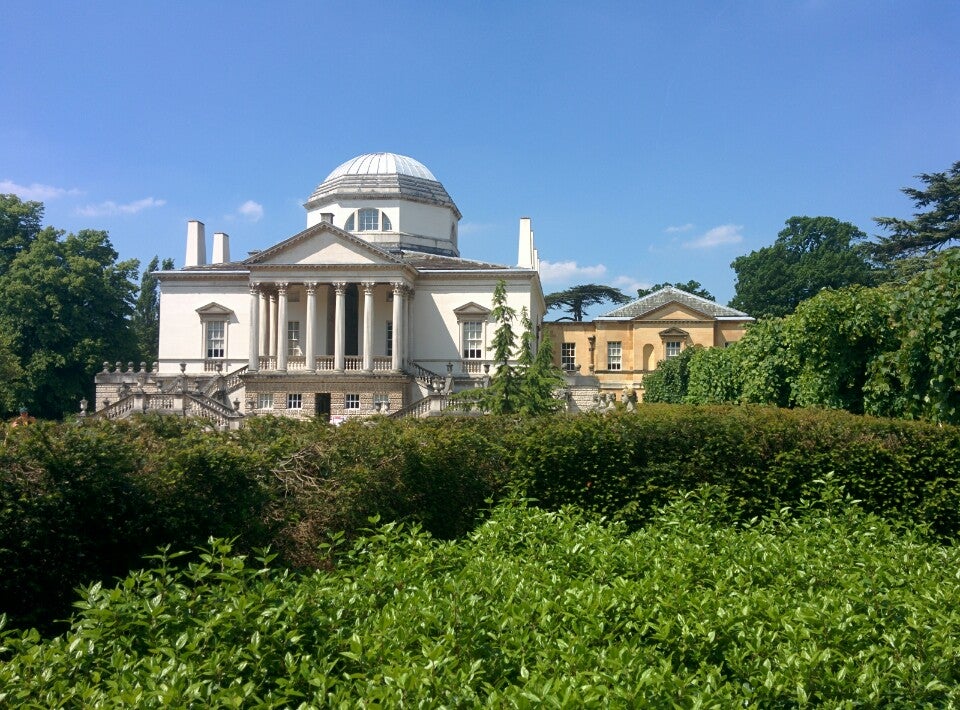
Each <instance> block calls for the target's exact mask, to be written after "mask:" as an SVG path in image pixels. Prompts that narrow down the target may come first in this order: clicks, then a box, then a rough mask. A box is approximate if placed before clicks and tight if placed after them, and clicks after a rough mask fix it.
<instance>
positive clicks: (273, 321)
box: [267, 293, 277, 357]
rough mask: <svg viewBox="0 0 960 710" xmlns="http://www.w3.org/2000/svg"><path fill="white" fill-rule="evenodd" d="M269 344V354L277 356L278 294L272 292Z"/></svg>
mask: <svg viewBox="0 0 960 710" xmlns="http://www.w3.org/2000/svg"><path fill="white" fill-rule="evenodd" d="M268 336H269V337H268V340H269V342H268V343H267V346H268V347H269V348H270V349H269V351H268V352H267V355H269V356H270V357H276V356H277V294H275V293H271V294H270V333H269V334H268Z"/></svg>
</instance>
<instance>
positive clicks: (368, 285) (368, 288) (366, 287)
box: [360, 281, 377, 294]
mask: <svg viewBox="0 0 960 710" xmlns="http://www.w3.org/2000/svg"><path fill="white" fill-rule="evenodd" d="M360 285H361V286H362V287H363V293H364V294H368V293H373V288H374V286H376V285H377V282H376V281H361V282H360Z"/></svg>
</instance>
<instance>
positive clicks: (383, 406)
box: [373, 394, 390, 412]
mask: <svg viewBox="0 0 960 710" xmlns="http://www.w3.org/2000/svg"><path fill="white" fill-rule="evenodd" d="M373 411H375V412H377V411H379V412H387V411H390V395H388V394H375V395H373Z"/></svg>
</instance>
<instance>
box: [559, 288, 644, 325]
mask: <svg viewBox="0 0 960 710" xmlns="http://www.w3.org/2000/svg"><path fill="white" fill-rule="evenodd" d="M544 301H546V304H547V310H551V309H553V308H562V309H563V310H565V311H567V313H569V314H570V315H569V316H564V317H563V318H558V319H557V320H572V321H576V322H580V321H582V320H583V312H584V311H585V310H586V309H587V308H589V307H590V306H596V305H598V304H600V303H606V302H608V301H609V302H611V303H628V302H629V301H630V298H629V296H627V295H626V294H624V293H623V292H622V291H620V289H616V288H613V287H612V286H600V285H598V284H584V285H582V286H571V287H570V288H568V289H566V290H564V291H557V292H555V293H549V294H547V295H546V296H545V297H544Z"/></svg>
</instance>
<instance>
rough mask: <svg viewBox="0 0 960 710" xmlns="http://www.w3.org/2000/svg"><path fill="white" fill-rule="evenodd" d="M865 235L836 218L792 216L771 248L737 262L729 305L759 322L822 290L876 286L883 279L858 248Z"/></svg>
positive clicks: (781, 312)
mask: <svg viewBox="0 0 960 710" xmlns="http://www.w3.org/2000/svg"><path fill="white" fill-rule="evenodd" d="M866 236H867V235H866V234H864V233H863V232H862V231H860V230H859V229H857V228H856V227H855V226H854V225H852V224H850V223H849V222H841V221H839V220H837V219H834V218H833V217H791V218H790V219H788V220H787V222H786V227H785V228H784V229H783V230H781V232H780V233H779V234H778V235H777V239H776V241H775V242H774V243H773V245H771V246H769V247H763V248H762V249H758V250H757V251H754V252H751V253H750V254H747V255H745V256H740V257H737V258H736V259H735V260H734V261H733V263H732V264H731V266H732V267H733V270H734V271H735V272H736V274H737V283H736V295H735V296H734V297H733V300H731V301H730V305H731V306H732V307H733V308H738V309H739V310H741V311H745V312H746V313H749V314H750V315H751V316H754V317H755V318H760V317H763V316H784V315H787V314H789V313H792V312H793V310H794V309H795V308H796V307H797V304H799V303H800V302H801V301H804V300H806V299H808V298H810V297H811V296H813V295H814V294H815V293H817V292H818V291H820V290H821V289H823V288H842V287H844V286H853V285H864V286H869V285H873V284H875V283H877V282H878V280H879V279H880V274H879V273H878V271H877V270H876V269H875V268H874V267H873V266H872V265H871V263H870V261H869V259H868V255H867V251H866V249H865V247H864V245H863V244H861V243H860V242H862V240H864V239H865V238H866Z"/></svg>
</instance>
